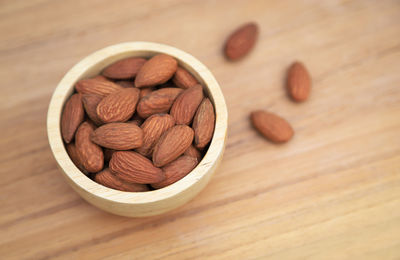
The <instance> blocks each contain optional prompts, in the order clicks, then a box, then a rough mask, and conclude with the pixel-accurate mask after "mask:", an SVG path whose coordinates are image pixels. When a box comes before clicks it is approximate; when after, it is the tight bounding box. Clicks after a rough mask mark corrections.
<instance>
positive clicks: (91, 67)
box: [47, 42, 228, 217]
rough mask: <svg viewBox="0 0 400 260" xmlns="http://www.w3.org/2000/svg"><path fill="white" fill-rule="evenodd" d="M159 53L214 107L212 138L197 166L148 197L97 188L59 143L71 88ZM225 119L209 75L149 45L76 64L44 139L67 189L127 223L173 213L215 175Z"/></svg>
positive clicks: (108, 51)
mask: <svg viewBox="0 0 400 260" xmlns="http://www.w3.org/2000/svg"><path fill="white" fill-rule="evenodd" d="M159 53H165V54H168V55H171V56H172V57H174V58H175V59H177V60H178V62H179V65H180V66H182V67H184V68H185V69H187V70H188V71H189V72H191V73H192V75H193V76H194V77H196V78H197V80H198V81H199V82H200V83H201V84H202V85H203V87H204V90H205V92H206V93H207V94H208V96H209V97H210V99H211V101H212V102H213V104H214V107H215V114H216V120H215V121H216V122H215V131H214V135H213V138H212V141H211V144H210V147H209V148H208V151H207V153H206V154H205V156H204V158H203V159H202V161H201V162H200V163H199V164H198V165H197V167H196V168H195V169H193V171H192V172H191V173H189V174H188V175H187V176H186V177H184V178H183V179H181V180H179V181H178V182H176V183H174V184H172V185H169V186H167V187H165V188H162V189H159V190H154V191H148V192H123V191H118V190H113V189H110V188H107V187H105V186H102V185H100V184H98V183H96V182H94V181H92V180H91V179H89V178H88V177H86V176H85V175H84V174H83V173H82V172H81V171H80V170H79V169H78V168H77V167H76V166H75V165H74V164H73V162H72V161H71V159H70V158H69V156H68V154H67V152H66V149H65V146H64V144H63V141H62V137H61V131H60V119H61V112H62V109H63V106H64V103H65V101H66V100H67V98H68V97H69V96H70V95H71V94H72V92H73V90H74V85H75V83H76V82H77V81H78V80H80V79H84V78H89V77H92V76H95V75H98V74H99V73H100V72H101V71H102V70H103V69H104V68H105V67H106V66H108V65H109V64H111V63H113V62H115V61H117V60H120V59H123V58H127V57H132V56H138V57H139V56H140V57H151V56H154V55H156V54H159ZM227 121H228V113H227V108H226V104H225V100H224V96H223V95H222V92H221V89H220V87H219V85H218V83H217V81H216V80H215V78H214V76H213V75H212V73H211V72H210V71H209V70H208V69H207V68H206V67H205V66H204V65H203V64H202V63H201V62H200V61H198V60H197V59H196V58H194V57H193V56H192V55H190V54H188V53H186V52H184V51H181V50H178V49H176V48H174V47H171V46H167V45H163V44H157V43H150V42H128V43H121V44H117V45H113V46H110V47H107V48H104V49H102V50H100V51H97V52H95V53H93V54H91V55H89V56H88V57H86V58H84V59H83V60H82V61H80V62H79V63H78V64H76V65H75V66H74V67H73V68H72V69H71V70H70V71H68V73H67V74H66V75H65V76H64V78H63V79H62V80H61V82H60V83H59V84H58V86H57V88H56V90H55V91H54V94H53V96H52V98H51V101H50V105H49V111H48V114H47V134H48V137H49V143H50V147H51V150H52V151H53V154H54V157H55V159H56V161H57V163H58V165H59V167H60V168H61V170H62V171H61V172H62V173H63V175H64V177H65V178H66V179H67V181H68V183H69V184H70V185H71V186H72V188H73V189H74V190H75V191H76V192H78V194H79V195H80V196H82V198H84V199H85V200H86V201H88V202H89V203H91V204H93V205H95V206H96V207H99V208H101V209H103V210H105V211H108V212H111V213H114V214H117V215H122V216H130V217H141V216H151V215H157V214H161V213H164V212H166V211H169V210H172V209H174V208H176V207H178V206H180V205H182V204H184V203H186V202H187V201H189V200H190V199H192V198H193V197H194V196H195V195H196V194H198V193H199V192H200V191H201V190H202V189H203V188H204V187H205V186H206V184H207V183H208V181H209V180H210V177H211V176H212V174H213V173H214V172H215V171H216V169H217V167H218V165H219V164H220V162H221V159H222V155H223V153H224V148H225V142H226V132H227Z"/></svg>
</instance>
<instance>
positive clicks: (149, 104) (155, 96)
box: [137, 88, 182, 118]
mask: <svg viewBox="0 0 400 260" xmlns="http://www.w3.org/2000/svg"><path fill="white" fill-rule="evenodd" d="M181 92H182V89H180V88H162V89H159V90H156V91H153V92H151V93H150V94H148V95H147V96H145V97H143V98H142V99H140V101H139V104H138V106H137V113H138V115H139V116H140V117H142V118H147V117H149V116H151V115H153V114H159V113H168V112H169V110H170V108H171V106H172V104H173V103H174V101H175V99H176V98H177V96H178V95H179V94H180V93H181Z"/></svg>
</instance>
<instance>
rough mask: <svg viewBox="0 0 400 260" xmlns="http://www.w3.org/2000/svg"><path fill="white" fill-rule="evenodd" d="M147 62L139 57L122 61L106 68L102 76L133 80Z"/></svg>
mask: <svg viewBox="0 0 400 260" xmlns="http://www.w3.org/2000/svg"><path fill="white" fill-rule="evenodd" d="M146 61H147V60H146V59H143V58H137V57H132V58H126V59H122V60H119V61H117V62H114V63H113V64H111V65H110V66H108V67H107V68H105V69H104V70H103V72H102V73H101V74H102V75H104V76H106V77H107V78H111V79H129V78H133V77H135V76H136V74H137V73H138V71H139V70H140V68H141V67H142V66H143V64H144V63H145V62H146Z"/></svg>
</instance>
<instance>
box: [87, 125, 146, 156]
mask: <svg viewBox="0 0 400 260" xmlns="http://www.w3.org/2000/svg"><path fill="white" fill-rule="evenodd" d="M91 140H92V142H94V143H96V144H98V145H100V146H102V147H105V148H108V149H114V150H130V149H135V148H138V147H141V146H142V144H143V130H142V129H141V128H140V127H138V126H137V125H135V124H129V123H109V124H105V125H102V126H100V127H99V128H97V129H96V130H95V131H94V132H93V134H92V136H91Z"/></svg>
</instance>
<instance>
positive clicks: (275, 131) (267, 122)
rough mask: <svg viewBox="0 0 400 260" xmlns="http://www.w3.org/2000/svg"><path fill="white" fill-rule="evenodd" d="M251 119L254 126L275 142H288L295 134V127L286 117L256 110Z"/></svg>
mask: <svg viewBox="0 0 400 260" xmlns="http://www.w3.org/2000/svg"><path fill="white" fill-rule="evenodd" d="M250 119H251V122H252V124H253V126H254V128H255V129H257V130H258V132H259V133H260V134H262V135H263V136H264V137H265V138H267V139H269V140H270V141H272V142H274V143H284V142H287V141H289V140H290V139H291V138H292V136H293V134H294V131H293V128H292V127H291V126H290V124H289V123H288V122H287V121H286V120H285V119H283V118H282V117H280V116H278V115H275V114H272V113H269V112H267V111H263V110H257V111H254V112H252V113H251V115H250Z"/></svg>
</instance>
